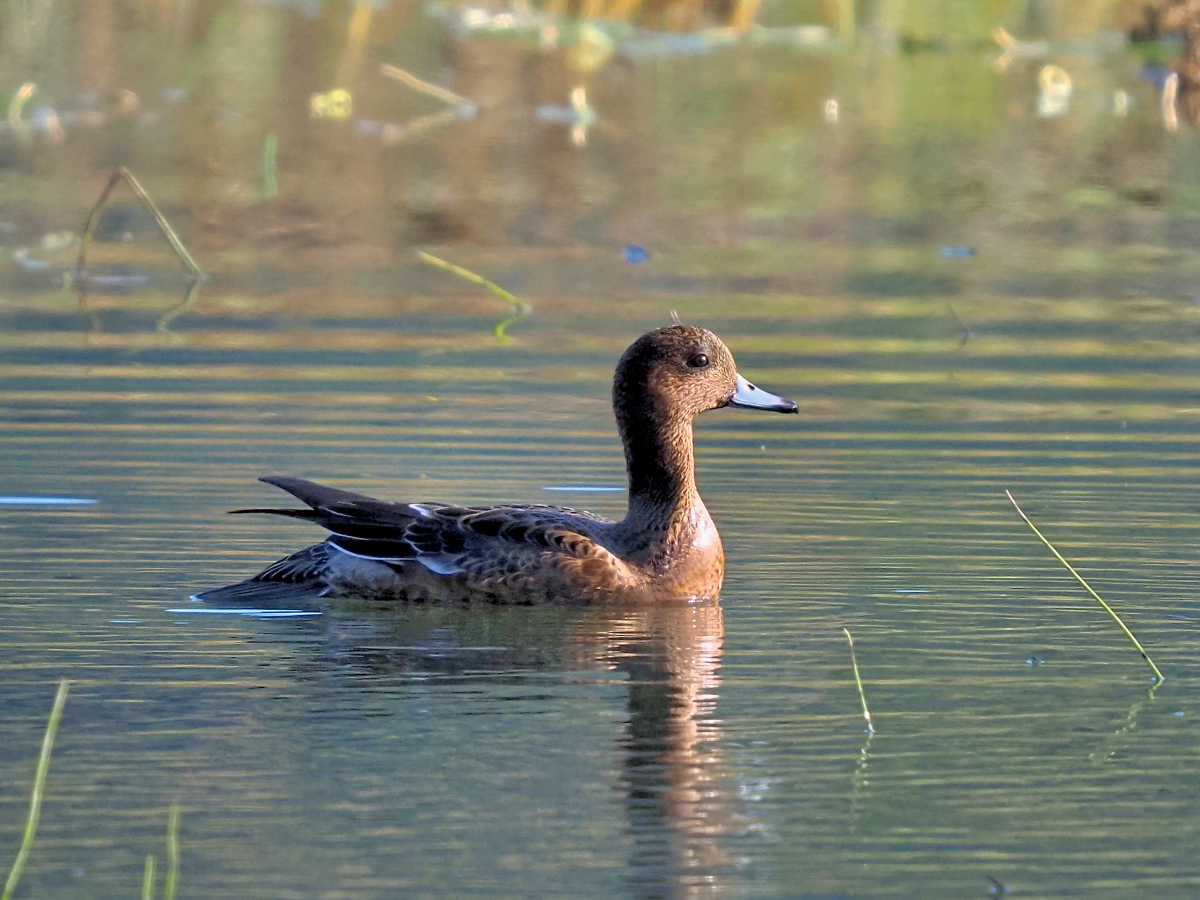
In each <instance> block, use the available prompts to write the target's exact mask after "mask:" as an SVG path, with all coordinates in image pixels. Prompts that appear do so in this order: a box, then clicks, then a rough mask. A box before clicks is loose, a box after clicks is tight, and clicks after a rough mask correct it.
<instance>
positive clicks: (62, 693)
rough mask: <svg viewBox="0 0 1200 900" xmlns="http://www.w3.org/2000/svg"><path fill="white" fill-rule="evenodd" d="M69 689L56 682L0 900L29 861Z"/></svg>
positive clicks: (5, 898)
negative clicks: (22, 827) (19, 834)
mask: <svg viewBox="0 0 1200 900" xmlns="http://www.w3.org/2000/svg"><path fill="white" fill-rule="evenodd" d="M70 688H71V682H69V681H67V679H65V678H64V679H63V680H62V681H60V682H59V683H58V693H57V694H55V695H54V706H53V707H51V709H50V719H49V721H48V722H47V723H46V735H45V737H43V738H42V753H41V755H40V756H39V757H38V764H37V774H35V775H34V776H33V793H32V795H31V796H30V798H29V816H28V818H27V819H26V820H25V833H24V835H22V837H21V849H20V850H18V851H17V858H16V859H15V860H14V861H13V864H12V869H11V870H10V871H9V873H8V880H7V881H6V882H5V883H4V893H3V894H0V898H2V900H11V898H12V892H13V890H15V889H16V886H17V882H18V881H20V880H21V872H22V871H23V870H24V868H25V861H26V860H27V859H29V853H30V851H31V850H33V840H34V837H35V836H36V835H37V829H38V822H39V821H40V819H41V817H42V798H43V796H45V790H46V776H47V775H48V774H49V773H50V753H51V751H53V749H54V737H55V735H57V734H58V723H59V722H60V721H61V720H62V714H63V707H64V706H66V705H67V691H69V690H70Z"/></svg>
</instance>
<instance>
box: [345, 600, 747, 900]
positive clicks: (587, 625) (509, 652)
mask: <svg viewBox="0 0 1200 900" xmlns="http://www.w3.org/2000/svg"><path fill="white" fill-rule="evenodd" d="M373 619H374V617H355V618H354V619H353V620H351V619H350V618H348V617H345V616H344V614H343V615H342V616H341V617H339V618H335V619H333V621H332V623H331V624H332V627H331V628H330V637H332V638H334V641H333V643H334V644H335V645H336V647H337V649H335V650H334V655H335V656H336V658H337V663H338V665H339V668H342V667H345V666H350V667H352V668H354V669H357V670H359V671H364V670H365V671H367V672H369V673H370V674H371V675H376V676H377V675H381V674H384V675H420V676H422V677H427V676H428V675H430V674H432V673H437V674H438V675H440V676H443V677H450V678H453V679H454V680H455V683H461V682H460V679H466V680H473V679H476V678H478V679H480V680H481V681H482V680H484V679H487V678H494V677H495V674H496V673H497V672H500V671H504V672H506V673H509V674H512V673H514V672H515V671H519V670H521V669H525V670H535V671H543V672H544V671H545V670H547V669H551V670H555V669H556V670H560V671H569V672H580V671H589V670H590V671H594V672H597V671H616V672H621V673H624V675H625V676H627V679H628V700H627V703H628V706H627V718H626V721H625V725H624V728H623V731H622V733H621V734H620V735H618V736H617V737H616V748H617V749H618V752H619V753H620V769H621V782H622V783H621V784H620V786H619V789H620V790H621V792H622V793H623V794H624V796H625V806H626V810H627V815H628V819H629V833H630V836H631V838H632V847H631V850H630V856H629V866H628V874H627V879H628V883H629V892H630V894H631V895H632V896H634V897H639V898H690V897H718V896H724V895H725V894H726V893H729V892H730V885H729V878H728V875H729V873H730V871H731V863H730V860H729V858H728V856H727V854H726V853H725V852H724V850H723V849H722V846H721V842H722V839H723V836H724V835H725V834H727V833H728V831H729V829H730V826H731V823H732V822H733V820H734V818H735V813H734V806H735V800H734V798H735V797H736V791H735V790H731V785H732V784H733V778H732V777H731V774H730V773H729V772H728V771H727V768H726V766H725V764H724V761H723V755H722V750H721V739H722V731H721V723H720V720H719V719H718V718H717V717H716V714H715V710H716V704H717V696H718V690H719V688H720V683H721V681H720V674H719V671H720V665H721V654H722V644H723V640H724V623H723V616H722V610H721V606H720V605H719V604H718V603H716V602H709V603H703V604H688V603H674V604H669V605H641V606H634V607H596V608H585V609H580V608H574V609H570V608H546V607H543V608H534V609H528V608H527V609H511V608H496V607H492V608H488V609H464V608H459V609H446V608H438V607H425V608H421V607H408V608H406V609H404V610H403V611H400V612H393V613H389V614H386V618H385V620H384V622H382V623H381V622H380V621H379V620H378V619H374V621H372V620H373ZM343 671H344V669H343Z"/></svg>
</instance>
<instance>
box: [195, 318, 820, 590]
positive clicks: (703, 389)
mask: <svg viewBox="0 0 1200 900" xmlns="http://www.w3.org/2000/svg"><path fill="white" fill-rule="evenodd" d="M612 396H613V411H614V413H615V415H616V420H617V428H618V431H619V433H620V437H621V443H622V445H623V446H624V449H625V463H626V469H627V473H628V483H629V494H628V510H627V512H626V515H625V518H624V519H622V520H621V521H619V522H616V521H612V520H610V519H607V518H604V517H603V516H599V515H596V514H594V513H591V512H587V511H583V510H576V509H569V508H565V507H560V506H547V505H541V504H529V505H505V506H454V505H450V504H444V503H425V502H420V503H411V502H410V503H402V502H390V501H386V500H377V499H374V498H372V497H368V496H365V495H362V494H356V493H352V492H350V491H346V490H342V489H340V488H336V487H329V486H327V485H322V484H316V483H314V482H311V481H306V480H305V479H303V478H296V477H293V476H282V475H271V476H267V477H265V478H262V479H260V480H261V481H263V482H265V483H267V484H270V485H273V486H275V487H277V488H281V489H282V490H284V491H286V492H287V493H289V494H291V495H292V496H293V497H294V498H296V499H297V500H299V501H300V502H301V503H302V504H303V507H302V508H282V509H280V508H253V509H238V510H232V512H233V513H235V514H249V513H262V514H268V515H276V516H287V517H290V518H293V519H300V520H302V521H305V522H311V523H312V524H314V525H319V526H321V527H323V528H325V529H326V530H327V531H328V532H329V535H328V536H327V537H326V538H325V540H324V541H322V542H321V543H318V544H314V545H312V546H310V547H307V548H305V549H303V550H301V551H299V552H298V553H294V554H292V555H291V556H288V557H286V558H284V559H281V560H279V561H278V562H275V563H273V564H271V565H270V566H268V567H267V568H266V569H264V570H263V571H262V572H260V573H258V574H257V575H255V576H254V577H253V578H250V579H247V580H246V581H243V582H239V583H237V584H234V585H229V586H227V587H224V588H215V589H213V590H210V591H206V592H203V593H200V594H197V595H195V597H194V599H197V600H204V601H228V600H235V599H236V600H243V601H251V602H253V601H256V600H261V599H263V598H264V597H265V596H266V595H267V594H269V593H272V592H278V591H279V590H280V589H284V590H289V589H290V590H304V591H308V592H311V593H313V594H315V595H316V596H320V597H330V596H332V597H357V598H360V599H363V600H367V601H384V602H405V603H426V602H429V603H438V602H441V603H479V602H482V603H495V604H522V605H533V604H544V603H565V604H584V603H592V602H597V601H610V600H634V599H636V600H668V601H669V600H687V601H703V600H714V599H716V598H718V597H719V595H720V592H721V586H722V583H723V581H724V577H725V556H724V551H723V549H722V546H721V537H720V535H719V534H718V532H717V527H716V525H715V524H714V523H713V520H712V517H711V516H710V515H709V513H708V509H707V508H706V507H705V505H704V501H703V500H702V499H701V498H700V492H699V491H698V490H697V487H696V473H695V451H694V447H693V435H692V425H693V421H694V419H695V418H696V416H698V415H700V414H701V413H703V412H707V411H709V410H713V409H721V408H724V407H736V408H740V409H749V410H759V411H769V412H778V413H798V412H799V407H798V406H797V405H796V403H795V402H794V401H792V400H789V399H787V398H785V397H781V396H778V395H776V394H773V393H771V392H769V391H766V390H764V389H762V388H760V387H758V386H756V385H754V384H753V383H751V382H750V381H747V380H746V379H745V378H743V377H742V375H740V374H739V373H738V371H737V366H736V365H735V363H734V359H733V354H732V353H731V352H730V350H729V348H728V347H726V346H725V344H724V342H723V341H722V340H721V339H720V338H719V337H717V335H716V334H714V333H713V332H712V331H709V330H708V329H705V328H700V327H697V326H692V325H680V324H676V325H671V326H667V327H664V328H659V329H656V330H654V331H651V332H649V333H647V334H644V335H642V336H641V337H640V338H638V339H637V340H636V341H634V342H633V344H631V345H630V346H629V348H628V349H627V350H626V351H625V353H624V355H622V357H621V359H620V361H619V362H618V363H617V368H616V373H615V375H614V377H613V392H612Z"/></svg>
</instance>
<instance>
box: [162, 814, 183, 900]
mask: <svg viewBox="0 0 1200 900" xmlns="http://www.w3.org/2000/svg"><path fill="white" fill-rule="evenodd" d="M178 887H179V803H178V802H176V803H172V804H171V811H170V813H168V815H167V877H166V880H165V881H164V882H163V900H175V891H176V889H177V888H178Z"/></svg>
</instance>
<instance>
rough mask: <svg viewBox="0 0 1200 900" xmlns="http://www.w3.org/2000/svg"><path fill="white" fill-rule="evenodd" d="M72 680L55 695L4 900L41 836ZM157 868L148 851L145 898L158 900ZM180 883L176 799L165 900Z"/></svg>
mask: <svg viewBox="0 0 1200 900" xmlns="http://www.w3.org/2000/svg"><path fill="white" fill-rule="evenodd" d="M70 687H71V683H70V682H69V681H68V680H67V679H65V678H64V679H63V680H62V681H60V682H59V683H58V691H57V693H55V695H54V705H53V706H52V707H51V709H50V718H49V720H48V721H47V722H46V732H45V735H44V736H43V738H42V750H41V753H40V754H39V755H38V764H37V771H36V772H35V773H34V776H33V789H32V791H31V792H30V797H29V813H28V815H27V816H26V819H25V829H24V831H23V832H22V835H21V846H20V848H19V849H18V851H17V856H16V859H14V860H13V864H12V867H11V868H10V869H9V872H8V878H7V879H6V880H5V882H4V891H3V893H0V900H12V896H13V891H15V890H16V888H17V883H18V882H19V881H20V880H21V874H22V873H23V872H24V871H25V863H26V861H27V860H28V859H29V854H30V853H31V852H32V851H33V844H34V840H35V839H36V837H37V830H38V824H39V823H40V822H41V817H42V800H43V799H44V797H45V794H46V779H47V777H48V776H49V774H50V757H51V754H52V753H53V751H54V740H55V738H56V737H57V735H58V726H59V723H60V722H61V721H62V714H63V709H64V708H65V707H66V705H67V693H68V692H69V691H70ZM154 871H155V858H154V855H153V854H147V856H146V864H145V869H144V871H143V875H142V892H141V900H154V896H155V893H154ZM178 887H179V804H178V803H172V804H171V809H170V812H169V814H168V816H167V874H166V880H165V882H164V884H163V900H175V895H176V893H177V891H178Z"/></svg>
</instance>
